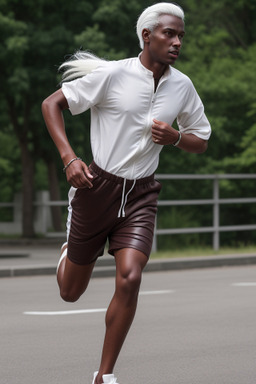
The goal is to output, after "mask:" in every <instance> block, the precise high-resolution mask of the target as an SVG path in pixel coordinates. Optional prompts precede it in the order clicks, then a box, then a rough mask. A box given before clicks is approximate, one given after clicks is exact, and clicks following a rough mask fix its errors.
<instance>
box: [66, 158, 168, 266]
mask: <svg viewBox="0 0 256 384" xmlns="http://www.w3.org/2000/svg"><path fill="white" fill-rule="evenodd" d="M89 168H90V171H91V173H92V175H93V188H91V189H88V188H84V189H77V190H75V193H74V196H73V198H72V200H71V201H70V206H69V212H70V230H69V234H68V258H69V259H70V260H71V261H72V262H74V263H77V264H82V265H85V264H90V263H92V262H94V261H95V260H96V259H97V258H98V256H102V255H103V253H104V248H105V245H106V243H107V240H108V242H109V250H108V252H109V253H110V254H111V255H114V253H115V251H116V250H118V249H122V248H134V249H137V250H139V251H141V252H143V253H144V254H145V255H146V256H147V257H149V255H150V252H151V247H152V241H153V234H154V226H155V216H156V212H157V198H158V194H159V192H160V190H161V184H160V183H159V182H158V181H157V180H155V179H154V175H152V176H149V177H145V178H142V179H137V180H128V179H123V178H122V177H118V176H115V175H113V174H111V173H109V172H106V171H104V170H103V169H101V168H99V167H98V166H97V165H96V164H95V163H94V162H92V164H91V165H90V167H89Z"/></svg>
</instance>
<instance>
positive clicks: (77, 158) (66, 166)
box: [63, 157, 82, 173]
mask: <svg viewBox="0 0 256 384" xmlns="http://www.w3.org/2000/svg"><path fill="white" fill-rule="evenodd" d="M76 160H82V159H81V157H74V159H72V160H70V161H69V162H68V163H67V165H65V167H64V168H63V172H64V173H65V172H66V169H67V168H68V167H69V166H70V164H72V163H73V161H76Z"/></svg>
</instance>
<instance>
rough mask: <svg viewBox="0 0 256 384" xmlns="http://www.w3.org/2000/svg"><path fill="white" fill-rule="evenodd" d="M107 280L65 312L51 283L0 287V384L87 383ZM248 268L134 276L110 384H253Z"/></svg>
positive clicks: (252, 289)
mask: <svg viewBox="0 0 256 384" xmlns="http://www.w3.org/2000/svg"><path fill="white" fill-rule="evenodd" d="M113 287H114V281H113V279H112V278H101V279H92V281H91V284H90V286H89V288H88V291H87V293H86V294H85V295H84V296H83V297H82V298H81V299H80V301H79V302H77V303H75V304H67V303H64V302H62V301H61V299H60V298H59V296H58V290H57V286H56V283H55V278H54V277H53V276H38V277H17V278H12V279H10V278H2V279H1V280H0V295H1V307H0V313H1V320H0V331H1V341H0V343H1V344H0V345H1V348H0V383H1V384H34V383H35V384H91V382H92V374H93V371H94V370H96V369H97V366H98V361H99V357H100V349H101V344H102V339H103V335H104V326H103V324H104V315H105V312H104V311H105V308H106V307H107V304H108V302H109V300H110V298H111V295H112V292H113ZM255 297H256V268H255V267H254V266H245V267H229V268H226V267H225V268H211V269H198V270H196V269H195V270H182V271H173V272H159V273H158V272H154V273H146V274H145V275H144V279H143V283H142V288H141V295H140V300H139V307H138V311H137V315H136V318H135V321H134V324H133V327H132V329H131V331H130V333H129V335H128V338H127V341H126V344H125V346H124V348H123V351H122V353H121V355H120V358H119V360H118V364H117V366H116V370H115V374H116V376H117V378H118V383H119V384H255V383H256V305H255V302H256V301H255Z"/></svg>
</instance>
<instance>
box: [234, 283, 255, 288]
mask: <svg viewBox="0 0 256 384" xmlns="http://www.w3.org/2000/svg"><path fill="white" fill-rule="evenodd" d="M232 286H233V287H256V282H248V283H233V284H232Z"/></svg>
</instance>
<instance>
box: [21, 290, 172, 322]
mask: <svg viewBox="0 0 256 384" xmlns="http://www.w3.org/2000/svg"><path fill="white" fill-rule="evenodd" d="M173 292H175V291H174V290H162V291H141V292H140V295H164V294H167V293H173ZM106 311H107V308H96V309H77V310H71V311H26V312H23V315H31V316H60V315H62V316H63V315H80V314H84V313H99V312H106Z"/></svg>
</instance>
